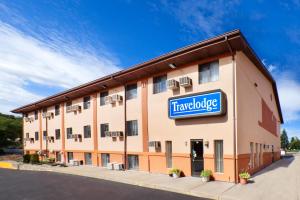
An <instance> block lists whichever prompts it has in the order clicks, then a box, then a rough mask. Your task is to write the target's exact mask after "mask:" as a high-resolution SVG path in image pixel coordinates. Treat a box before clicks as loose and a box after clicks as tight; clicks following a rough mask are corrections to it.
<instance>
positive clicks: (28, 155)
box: [23, 154, 31, 163]
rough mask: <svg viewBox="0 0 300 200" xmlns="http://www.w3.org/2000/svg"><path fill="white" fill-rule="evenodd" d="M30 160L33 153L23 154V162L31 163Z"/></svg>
mask: <svg viewBox="0 0 300 200" xmlns="http://www.w3.org/2000/svg"><path fill="white" fill-rule="evenodd" d="M30 160H31V155H30V154H25V155H23V163H29V162H30Z"/></svg>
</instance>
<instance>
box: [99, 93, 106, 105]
mask: <svg viewBox="0 0 300 200" xmlns="http://www.w3.org/2000/svg"><path fill="white" fill-rule="evenodd" d="M106 96H108V91H106V92H101V93H100V106H103V105H105V97H106Z"/></svg>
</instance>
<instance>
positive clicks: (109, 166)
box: [106, 163, 114, 170]
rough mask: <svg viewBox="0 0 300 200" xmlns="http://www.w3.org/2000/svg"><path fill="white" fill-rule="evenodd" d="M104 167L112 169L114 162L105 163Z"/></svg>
mask: <svg viewBox="0 0 300 200" xmlns="http://www.w3.org/2000/svg"><path fill="white" fill-rule="evenodd" d="M106 168H107V169H110V170H113V169H114V163H107V166H106Z"/></svg>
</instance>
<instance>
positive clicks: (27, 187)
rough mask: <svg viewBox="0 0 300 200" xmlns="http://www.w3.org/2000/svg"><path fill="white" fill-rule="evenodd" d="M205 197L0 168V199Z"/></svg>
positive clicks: (192, 199)
mask: <svg viewBox="0 0 300 200" xmlns="http://www.w3.org/2000/svg"><path fill="white" fill-rule="evenodd" d="M8 199H9V200H48V199H49V200H50V199H51V200H56V199H57V200H77V199H78V200H79V199H80V200H82V199H83V200H93V199H97V200H102V199H103V200H125V199H126V200H152V199H155V200H158V199H159V200H169V199H170V200H183V199H184V200H201V199H202V200H204V198H198V197H193V196H187V195H182V194H178V193H173V192H167V191H162V190H154V189H149V188H144V187H139V186H133V185H128V184H123V183H117V182H112V181H107V180H100V179H95V178H89V177H82V176H75V175H68V174H60V173H53V172H36V171H19V170H8V169H0V200H8Z"/></svg>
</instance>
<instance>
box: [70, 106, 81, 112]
mask: <svg viewBox="0 0 300 200" xmlns="http://www.w3.org/2000/svg"><path fill="white" fill-rule="evenodd" d="M80 110H81V106H80V105H73V106H67V112H77V111H80Z"/></svg>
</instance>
